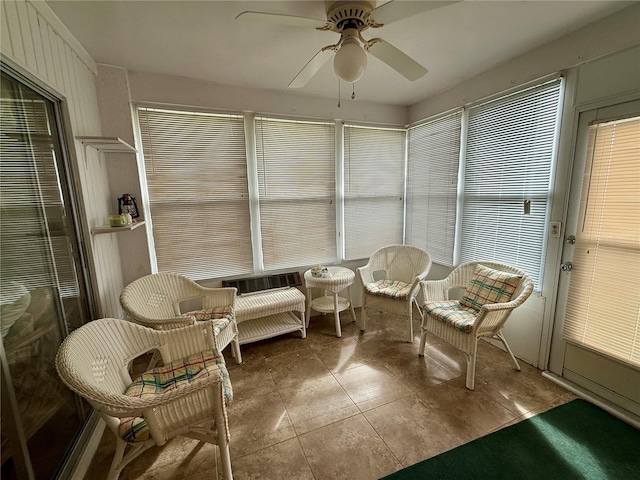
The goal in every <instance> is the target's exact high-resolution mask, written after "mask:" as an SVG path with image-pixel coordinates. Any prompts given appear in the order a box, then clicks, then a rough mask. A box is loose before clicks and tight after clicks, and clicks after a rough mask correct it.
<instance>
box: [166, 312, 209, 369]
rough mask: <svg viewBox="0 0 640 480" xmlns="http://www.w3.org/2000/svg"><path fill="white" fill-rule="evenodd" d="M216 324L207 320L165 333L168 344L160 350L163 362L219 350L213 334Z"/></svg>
mask: <svg viewBox="0 0 640 480" xmlns="http://www.w3.org/2000/svg"><path fill="white" fill-rule="evenodd" d="M188 318H193V317H188ZM214 323H215V320H207V321H202V322H196V323H194V324H193V325H189V326H187V327H183V328H177V329H172V330H166V331H165V332H163V334H164V335H165V336H166V342H165V344H164V345H162V346H161V347H160V348H159V349H158V350H159V351H160V354H161V355H162V361H163V362H165V363H167V362H172V361H175V360H179V359H181V358H185V357H188V356H189V355H193V354H194V353H198V352H204V351H208V350H213V349H217V345H216V339H215V336H214V333H213V326H214Z"/></svg>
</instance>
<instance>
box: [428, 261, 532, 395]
mask: <svg viewBox="0 0 640 480" xmlns="http://www.w3.org/2000/svg"><path fill="white" fill-rule="evenodd" d="M478 264H480V265H484V266H485V267H489V268H491V269H494V270H498V271H501V272H508V273H512V274H516V275H521V276H522V280H521V281H520V283H519V285H518V287H517V288H516V290H515V292H514V293H513V294H512V296H511V300H510V301H508V302H505V303H491V304H486V305H483V306H482V307H481V308H480V309H479V310H477V311H476V312H473V311H471V312H472V316H471V317H470V318H469V320H468V326H467V328H468V329H469V331H463V330H462V329H460V328H458V327H456V326H452V325H450V324H447V323H445V322H443V321H442V320H441V319H439V318H436V317H435V316H433V315H431V314H429V312H428V307H429V306H433V305H437V304H442V302H443V301H445V302H446V301H449V300H450V299H449V292H450V290H451V289H465V288H466V287H467V286H468V285H469V282H470V281H471V279H472V277H473V274H474V272H475V269H476V266H477V265H478ZM420 288H421V292H422V297H423V302H424V303H423V310H424V311H423V318H422V335H421V337H420V350H419V355H421V356H422V355H424V350H425V345H426V337H427V333H432V334H434V335H436V336H437V337H439V338H441V339H442V340H444V341H446V342H447V343H449V344H451V345H453V346H454V347H456V348H458V349H460V350H462V352H463V353H464V355H465V358H466V360H467V379H466V385H467V388H468V389H469V390H473V389H474V382H475V370H476V353H477V349H478V340H479V339H480V338H482V337H487V338H495V339H497V340H500V341H501V342H502V344H503V345H504V347H505V349H506V350H507V352H508V353H509V355H510V356H511V360H512V361H513V363H514V364H515V367H516V370H520V365H519V364H518V361H517V360H516V358H515V356H514V355H513V352H512V351H511V348H509V344H508V343H507V340H506V339H505V337H504V335H503V334H502V327H503V326H504V324H505V322H506V321H507V319H508V318H509V316H510V315H511V312H512V311H513V310H514V309H515V308H516V307H518V306H519V305H522V304H523V303H524V301H525V300H526V299H527V298H528V297H529V295H531V292H532V291H533V281H532V280H531V279H530V278H529V277H528V276H527V274H526V273H525V272H523V271H522V270H519V269H517V268H514V267H511V266H509V265H505V264H502V263H496V262H469V263H465V264H462V265H460V266H458V267H457V268H455V269H454V270H453V271H452V272H451V273H450V274H449V276H448V277H447V278H445V279H443V280H429V281H422V282H420ZM452 300H453V299H452ZM454 305H455V302H454ZM457 307H460V305H459V304H458V305H457ZM461 310H462V309H458V310H456V311H458V312H460V311H461ZM468 312H469V310H468V309H467V313H468Z"/></svg>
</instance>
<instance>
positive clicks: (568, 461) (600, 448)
mask: <svg viewBox="0 0 640 480" xmlns="http://www.w3.org/2000/svg"><path fill="white" fill-rule="evenodd" d="M507 478H508V479H514V480H516V479H518V480H520V479H545V480H553V479H562V480H567V479H616V480H631V479H640V430H637V429H635V428H634V427H632V426H631V425H629V424H627V423H625V422H623V421H621V420H619V419H617V418H616V417H614V416H612V415H610V414H609V413H607V412H605V411H604V410H602V409H600V408H598V407H596V406H595V405H593V404H591V403H589V402H586V401H584V400H573V401H571V402H569V403H567V404H565V405H561V406H559V407H556V408H554V409H552V410H549V411H547V412H545V413H542V414H540V415H537V416H535V417H532V418H529V419H527V420H523V421H522V422H520V423H517V424H515V425H512V426H510V427H507V428H504V429H502V430H499V431H497V432H494V433H492V434H490V435H487V436H485V437H482V438H478V439H476V440H474V441H472V442H470V443H467V444H465V445H462V446H460V447H458V448H454V449H453V450H449V451H448V452H444V453H442V454H440V455H437V456H435V457H433V458H429V459H427V460H424V461H422V462H419V463H416V464H414V465H411V466H409V467H407V468H405V469H403V470H400V471H398V472H395V473H393V474H391V475H388V476H386V477H384V479H385V480H414V479H458V480H460V479H462V480H465V479H492V480H493V479H507Z"/></svg>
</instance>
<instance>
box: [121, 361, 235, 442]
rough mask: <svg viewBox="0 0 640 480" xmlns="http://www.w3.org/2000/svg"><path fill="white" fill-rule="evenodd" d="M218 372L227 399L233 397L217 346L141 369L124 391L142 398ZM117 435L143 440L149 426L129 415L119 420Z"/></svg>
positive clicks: (131, 440) (225, 367)
mask: <svg viewBox="0 0 640 480" xmlns="http://www.w3.org/2000/svg"><path fill="white" fill-rule="evenodd" d="M211 375H218V376H219V377H220V378H221V379H222V390H223V392H224V396H225V398H226V400H227V403H230V402H231V401H232V400H233V389H232V388H231V381H230V380H229V372H228V371H227V366H226V364H225V362H224V357H223V356H222V354H221V353H220V352H218V351H217V350H212V351H208V352H200V353H196V354H194V355H191V356H190V357H187V358H183V359H181V360H176V361H175V362H171V363H170V364H168V365H163V366H162V367H157V368H154V369H153V370H149V371H147V372H144V373H143V374H142V375H140V376H139V377H138V378H136V379H135V380H134V381H133V383H132V384H131V385H129V386H128V387H127V389H126V391H125V392H124V394H125V395H128V396H130V397H137V398H144V397H149V396H153V395H157V394H159V393H163V392H168V391H170V390H173V389H175V388H180V386H181V385H185V384H187V383H190V382H193V381H194V380H197V379H199V378H203V377H208V376H211ZM118 433H119V434H120V437H121V438H122V439H123V440H125V441H127V442H144V441H146V440H148V439H149V427H148V426H147V423H146V422H145V420H144V418H140V417H129V418H123V419H121V420H120V427H119V432H118Z"/></svg>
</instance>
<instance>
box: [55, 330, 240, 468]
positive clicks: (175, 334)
mask: <svg viewBox="0 0 640 480" xmlns="http://www.w3.org/2000/svg"><path fill="white" fill-rule="evenodd" d="M212 332H213V321H206V322H199V323H198V324H197V325H191V326H188V327H185V328H179V329H174V330H165V331H159V330H153V329H150V328H146V327H143V326H141V325H136V324H135V323H132V322H129V321H126V320H120V319H114V318H107V319H100V320H94V321H92V322H89V323H87V324H86V325H83V326H82V327H80V328H79V329H77V330H75V331H74V332H72V333H71V334H70V335H69V336H68V337H67V338H66V339H65V340H64V342H63V343H62V345H61V346H60V348H59V350H58V354H57V356H56V368H57V370H58V374H59V376H60V378H61V379H62V381H63V382H64V383H65V384H66V385H67V386H68V387H69V388H70V389H71V390H73V391H74V392H76V393H77V394H78V395H80V396H81V397H83V398H85V399H86V400H87V401H88V402H89V403H90V404H91V406H93V408H94V409H95V410H96V412H98V413H99V414H100V416H101V417H102V419H103V420H104V421H105V422H106V424H107V426H108V427H109V429H110V430H111V431H112V432H113V433H114V434H115V436H116V450H115V454H114V457H113V461H112V463H111V468H110V470H109V475H108V479H109V480H114V479H117V478H118V476H119V475H120V472H121V471H122V469H123V468H124V467H125V466H126V465H127V464H128V463H129V462H131V461H132V460H133V459H135V458H136V457H138V455H140V454H141V453H142V452H144V451H145V450H147V449H148V448H150V447H152V446H154V445H163V444H164V443H165V442H167V440H169V439H171V438H173V437H176V436H178V435H181V436H185V437H190V438H194V439H196V440H200V441H204V442H209V443H213V444H216V445H218V447H219V449H220V457H221V460H222V473H223V477H224V478H225V480H231V479H232V478H233V475H232V472H231V459H230V456H229V426H228V420H227V412H226V402H228V401H231V398H232V392H231V384H230V383H229V375H228V372H227V369H226V366H225V364H224V357H222V355H221V354H219V353H218V351H217V350H215V338H214V336H213V335H212ZM153 349H158V350H159V351H160V353H161V355H162V360H163V361H164V365H165V366H164V367H160V369H165V370H164V371H165V372H166V371H168V372H169V373H165V376H164V377H162V378H164V379H166V378H170V379H171V381H168V382H167V384H173V385H175V379H176V378H180V379H181V380H180V382H179V384H178V386H177V387H174V388H166V385H162V386H161V387H158V390H162V389H163V388H166V390H165V391H162V392H160V393H156V392H155V391H154V392H147V391H146V390H145V393H144V394H140V393H138V396H130V395H132V393H129V395H126V394H125V391H127V388H130V389H131V387H132V379H131V377H130V375H129V368H128V367H129V364H130V362H131V361H132V360H133V359H135V358H136V357H138V356H140V355H141V354H144V353H145V352H148V351H150V350H153ZM194 354H196V355H197V357H196V358H198V359H201V358H204V356H208V359H207V362H209V363H207V364H202V365H200V367H201V368H206V372H204V371H201V375H199V376H197V377H194V378H193V374H194V369H195V366H194V363H195V361H194V358H193V357H192V355H194ZM187 357H191V358H189V360H188V362H187V361H185V360H186V359H187ZM171 362H176V363H174V364H173V365H170V364H171ZM186 363H189V365H190V370H189V375H187V374H186V373H185V372H186V369H185V368H184V365H185V364H186ZM180 368H182V370H180ZM153 374H155V375H156V376H155V377H151V378H153V379H154V380H156V381H157V378H158V376H157V373H156V372H153ZM148 375H152V373H151V372H146V375H145V379H146V380H145V382H144V385H149V380H148V379H149V378H150V377H149V376H148ZM141 384H142V382H139V383H137V384H134V385H133V386H135V385H141ZM154 388H156V385H155V384H154V385H153V387H151V389H152V390H153V389H154ZM134 419H135V420H134ZM132 421H135V423H133V424H132V423H131V422H132ZM129 425H135V428H134V427H133V426H130V427H128V426H129ZM145 428H148V429H147V430H145ZM123 429H125V431H126V433H127V434H129V435H133V433H132V432H135V435H134V436H135V437H136V438H134V439H131V438H130V437H129V436H126V435H125V437H126V438H127V440H125V439H123ZM125 451H126V452H125ZM125 453H126V454H125Z"/></svg>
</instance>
